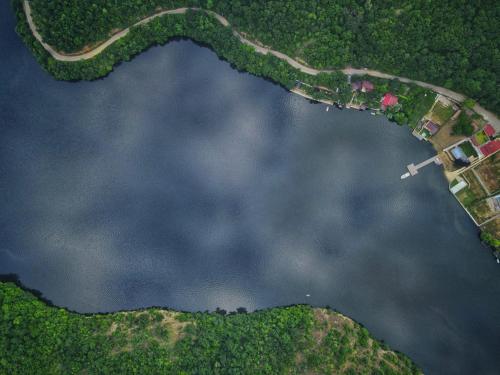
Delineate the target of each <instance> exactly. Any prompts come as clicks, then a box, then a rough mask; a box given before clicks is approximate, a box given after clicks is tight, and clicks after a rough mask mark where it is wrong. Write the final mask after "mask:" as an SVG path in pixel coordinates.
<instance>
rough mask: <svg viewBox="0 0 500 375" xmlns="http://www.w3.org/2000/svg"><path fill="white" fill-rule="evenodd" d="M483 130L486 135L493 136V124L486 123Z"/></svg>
mask: <svg viewBox="0 0 500 375" xmlns="http://www.w3.org/2000/svg"><path fill="white" fill-rule="evenodd" d="M483 130H484V132H485V133H486V135H487V136H488V137H493V136H494V135H495V133H496V131H495V129H494V128H493V126H491V124H486V126H485V127H484V129H483Z"/></svg>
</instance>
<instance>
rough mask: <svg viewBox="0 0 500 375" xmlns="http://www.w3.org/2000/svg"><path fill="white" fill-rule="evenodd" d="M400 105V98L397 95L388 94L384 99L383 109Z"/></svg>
mask: <svg viewBox="0 0 500 375" xmlns="http://www.w3.org/2000/svg"><path fill="white" fill-rule="evenodd" d="M396 104H398V97H397V96H396V95H393V94H391V93H390V92H388V93H387V94H385V95H384V97H383V98H382V109H385V108H386V107H392V106H395V105H396Z"/></svg>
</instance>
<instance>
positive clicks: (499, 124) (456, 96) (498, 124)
mask: <svg viewBox="0 0 500 375" xmlns="http://www.w3.org/2000/svg"><path fill="white" fill-rule="evenodd" d="M23 6H24V11H25V13H26V18H27V20H28V24H29V27H30V29H31V32H32V33H33V35H34V36H35V38H36V39H37V40H38V41H39V42H40V43H41V44H42V46H43V48H45V50H46V51H47V52H49V53H50V54H51V55H52V57H53V58H54V59H56V60H59V61H67V62H72V61H80V60H87V59H91V58H93V57H95V56H97V55H98V54H100V53H101V52H102V51H103V50H105V49H106V48H107V47H109V46H110V45H111V44H113V43H114V42H116V41H117V40H118V39H121V38H123V37H124V36H125V35H127V34H128V33H129V32H130V29H131V28H132V27H134V26H139V25H143V24H146V23H148V22H150V21H152V20H154V19H155V18H158V17H161V16H164V15H167V14H184V13H186V12H187V11H188V10H195V11H202V9H200V8H178V9H172V10H164V11H161V12H158V13H156V14H154V15H152V16H150V17H147V18H144V19H143V20H141V21H139V22H137V23H135V24H134V25H132V26H131V27H128V28H126V29H124V30H122V31H120V32H118V33H116V34H114V35H113V36H112V37H111V38H109V39H108V40H106V41H105V42H103V43H102V44H99V45H98V46H96V47H95V48H94V49H92V50H90V51H87V52H83V53H75V54H65V53H61V52H58V51H56V50H55V49H54V48H52V47H51V46H50V45H48V44H47V43H45V42H44V41H43V39H42V36H41V35H40V33H39V32H38V30H37V29H36V26H35V23H34V22H33V17H32V15H31V7H30V4H29V1H28V0H24V2H23ZM206 12H207V13H208V14H210V15H212V16H213V17H215V19H217V20H218V21H219V22H220V23H221V24H222V25H223V26H226V27H229V26H230V23H229V21H228V20H227V19H226V18H224V17H223V16H221V15H220V14H217V13H215V12H212V11H206ZM233 34H234V35H235V36H236V37H237V38H238V39H239V40H240V41H241V42H242V43H243V44H246V45H249V46H252V47H253V48H254V49H255V51H256V52H258V53H261V54H264V55H267V54H268V53H270V54H271V55H274V56H276V57H278V58H279V59H281V60H284V61H286V62H287V63H288V64H290V65H291V66H293V67H294V68H296V69H299V70H300V71H302V72H304V73H306V74H309V75H316V74H319V73H331V72H333V70H318V69H314V68H311V67H309V66H306V65H304V64H302V63H300V62H298V61H297V60H294V59H293V58H291V57H290V56H288V55H285V54H284V53H281V52H278V51H275V50H272V49H270V48H267V47H264V46H261V45H259V44H256V43H255V42H252V41H251V40H248V39H247V38H245V37H244V36H243V35H241V34H240V33H238V32H237V31H233ZM341 71H342V73H344V74H346V75H365V74H366V75H369V76H372V77H379V78H387V79H398V80H400V81H401V82H406V83H414V84H416V85H418V86H421V87H425V88H428V89H430V90H432V91H435V92H437V93H439V94H441V95H443V96H446V97H448V98H450V99H453V100H454V101H457V102H462V101H463V100H464V99H465V98H466V97H465V96H464V95H462V94H460V93H458V92H454V91H451V90H448V89H446V88H444V87H440V86H435V85H432V84H430V83H426V82H421V81H415V80H412V79H409V78H405V77H399V76H395V75H391V74H386V73H382V72H379V71H377V70H370V69H355V68H350V67H347V68H345V69H342V70H341ZM474 110H475V111H476V112H477V113H479V114H480V115H482V116H483V117H484V118H485V119H486V120H487V121H489V122H490V123H491V124H492V125H493V127H494V128H495V130H496V131H497V132H500V120H499V119H498V117H497V116H496V115H495V114H494V113H492V112H490V111H488V110H486V109H485V108H483V107H481V106H480V105H478V104H476V105H475V107H474Z"/></svg>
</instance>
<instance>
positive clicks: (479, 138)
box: [474, 130, 490, 145]
mask: <svg viewBox="0 0 500 375" xmlns="http://www.w3.org/2000/svg"><path fill="white" fill-rule="evenodd" d="M474 138H475V139H476V142H477V144H478V145H482V144H484V143H486V142H488V141H489V140H490V139H489V138H488V136H487V135H486V133H485V132H484V130H481V131H480V132H478V133H476V134H475V135H474Z"/></svg>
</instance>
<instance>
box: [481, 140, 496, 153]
mask: <svg viewBox="0 0 500 375" xmlns="http://www.w3.org/2000/svg"><path fill="white" fill-rule="evenodd" d="M479 149H480V150H481V152H482V153H483V155H484V156H489V155H491V154H494V153H495V152H497V151H498V150H500V139H495V140H494V141H491V142H488V143H486V144H485V145H484V146H481V147H480V148H479Z"/></svg>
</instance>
